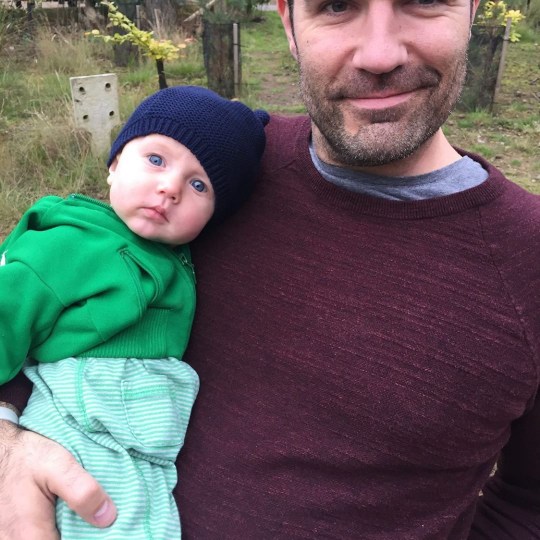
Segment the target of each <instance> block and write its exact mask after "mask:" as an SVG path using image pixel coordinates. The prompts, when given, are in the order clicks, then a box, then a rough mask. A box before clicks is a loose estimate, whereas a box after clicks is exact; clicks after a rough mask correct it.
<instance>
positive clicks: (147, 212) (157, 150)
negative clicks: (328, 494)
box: [107, 134, 215, 245]
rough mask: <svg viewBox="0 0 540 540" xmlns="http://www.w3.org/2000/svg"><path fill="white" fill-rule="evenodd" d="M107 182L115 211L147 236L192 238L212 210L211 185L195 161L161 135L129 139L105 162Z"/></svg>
mask: <svg viewBox="0 0 540 540" xmlns="http://www.w3.org/2000/svg"><path fill="white" fill-rule="evenodd" d="M107 182H108V184H109V185H110V186H111V190H110V201H111V206H112V207H113V208H114V210H115V212H116V213H117V214H118V216H119V217H120V218H121V219H122V220H123V221H124V222H125V224H126V225H127V226H128V227H129V228H130V229H131V230H132V231H133V232H134V233H136V234H138V235H139V236H142V237H143V238H147V239H149V240H156V241H158V242H162V243H164V244H170V245H180V244H186V243H187V242H191V241H192V240H193V239H194V238H195V237H196V236H197V235H198V234H199V233H200V232H201V231H202V229H203V228H204V226H205V225H206V224H207V223H208V221H209V220H210V218H211V217H212V214H213V213H214V201H215V195H214V189H213V188H212V184H211V183H210V179H209V178H208V175H207V174H206V172H205V170H204V169H203V167H202V165H201V164H200V162H199V160H198V159H197V158H196V157H195V155H194V154H193V153H192V152H191V151H190V150H189V149H188V148H186V147H185V146H184V145H183V144H180V143H179V142H178V141H176V140H174V139H171V138H170V137H166V136H165V135H157V134H153V135H148V136H146V137H138V138H136V139H133V140H131V141H130V142H128V143H127V144H126V145H125V146H124V148H123V150H122V152H121V153H120V154H119V155H118V156H116V158H115V159H114V161H113V163H112V164H111V166H110V167H109V177H108V179H107Z"/></svg>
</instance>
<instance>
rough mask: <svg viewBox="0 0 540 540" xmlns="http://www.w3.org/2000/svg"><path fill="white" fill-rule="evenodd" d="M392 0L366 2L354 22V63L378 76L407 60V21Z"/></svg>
mask: <svg viewBox="0 0 540 540" xmlns="http://www.w3.org/2000/svg"><path fill="white" fill-rule="evenodd" d="M404 22H405V21H403V20H402V18H401V16H400V12H399V7H397V6H396V5H395V4H394V2H392V1H391V0H372V1H369V2H366V5H365V9H364V10H362V12H361V13H360V14H359V16H358V20H357V24H356V25H354V31H355V36H350V39H354V40H355V51H354V55H353V66H354V67H355V68H356V69H361V70H364V71H367V72H369V73H373V74H375V75H381V74H383V73H390V72H391V71H393V70H394V69H396V68H397V67H399V66H401V65H403V64H405V63H406V61H407V56H408V50H407V45H406V41H405V35H404V27H405V24H404Z"/></svg>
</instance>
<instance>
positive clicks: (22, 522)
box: [0, 420, 116, 540]
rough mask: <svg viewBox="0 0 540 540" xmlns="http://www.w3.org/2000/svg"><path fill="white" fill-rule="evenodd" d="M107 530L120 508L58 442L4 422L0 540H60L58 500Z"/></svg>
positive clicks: (0, 441)
mask: <svg viewBox="0 0 540 540" xmlns="http://www.w3.org/2000/svg"><path fill="white" fill-rule="evenodd" d="M56 496H58V497H60V498H61V499H63V500H64V501H66V503H67V504H68V506H69V507H70V508H71V509H72V510H74V511H75V512H76V513H77V514H79V515H80V516H81V517H82V518H83V519H84V520H86V521H88V523H91V524H92V525H95V526H96V527H108V526H109V525H111V523H113V522H114V520H115V519H116V507H115V506H114V503H113V502H112V500H111V499H110V498H109V496H108V495H107V494H106V493H105V491H104V490H103V488H102V487H101V486H100V485H99V484H98V483H97V482H96V480H94V478H92V476H90V474H88V473H87V472H86V471H85V470H84V469H83V468H82V467H81V466H80V465H79V464H78V463H77V461H76V460H75V458H74V457H73V456H72V455H71V454H70V453H69V452H68V451H67V450H66V449H65V448H63V447H62V446H61V445H60V444H58V443H56V442H54V441H51V440H50V439H47V438H46V437H42V436H41V435H38V434H36V433H33V432H31V431H25V430H23V429H21V428H19V427H18V426H16V425H15V424H13V423H11V422H8V421H6V420H0V540H58V539H59V538H60V536H59V534H58V530H57V529H56V525H55V499H56Z"/></svg>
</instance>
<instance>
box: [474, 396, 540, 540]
mask: <svg viewBox="0 0 540 540" xmlns="http://www.w3.org/2000/svg"><path fill="white" fill-rule="evenodd" d="M495 538H496V539H497V540H537V539H538V538H540V396H537V398H536V402H535V404H534V406H533V408H532V409H531V410H530V411H529V412H528V413H527V414H526V415H525V416H523V417H522V418H520V419H519V420H517V421H516V422H515V423H514V425H513V427H512V435H511V438H510V440H509V442H508V444H507V445H506V446H505V448H504V449H503V451H502V453H501V457H500V459H499V462H498V464H497V470H496V472H495V474H494V475H493V476H492V477H491V478H490V480H489V482H488V483H487V485H486V486H485V488H484V490H483V495H482V496H481V497H480V501H479V504H478V507H477V511H476V516H475V519H474V522H473V526H472V529H471V533H470V536H469V540H493V539H495Z"/></svg>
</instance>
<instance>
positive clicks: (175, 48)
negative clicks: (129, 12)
mask: <svg viewBox="0 0 540 540" xmlns="http://www.w3.org/2000/svg"><path fill="white" fill-rule="evenodd" d="M101 4H102V5H104V6H107V8H108V10H109V11H108V19H109V24H110V26H113V27H115V28H121V29H122V30H124V32H125V33H123V34H119V33H118V32H115V33H114V34H113V35H112V36H109V35H103V34H101V32H100V31H99V30H92V31H91V32H87V33H86V35H89V36H92V37H98V38H101V39H103V40H105V41H107V42H113V43H118V44H120V43H126V42H129V43H133V44H134V45H136V46H137V47H138V48H139V50H140V51H141V52H142V54H144V55H145V56H148V57H150V58H153V59H154V60H175V59H176V58H178V57H179V56H180V50H181V49H185V48H186V43H180V44H179V45H174V43H173V42H172V41H171V40H170V39H156V38H155V37H154V33H153V32H149V31H145V30H141V29H140V28H137V26H135V24H134V23H133V22H132V21H131V20H130V19H129V18H128V17H126V16H125V15H124V14H123V13H120V12H119V11H118V8H117V7H116V6H115V5H114V4H113V3H112V2H101Z"/></svg>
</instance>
